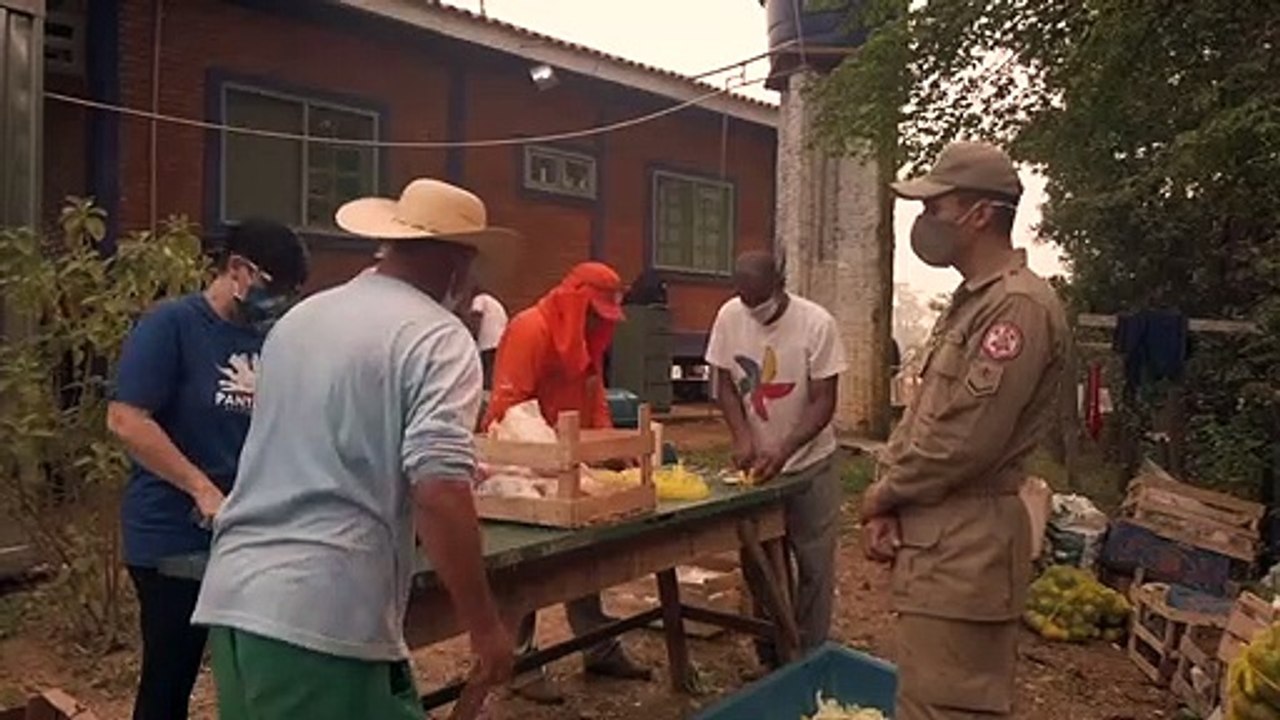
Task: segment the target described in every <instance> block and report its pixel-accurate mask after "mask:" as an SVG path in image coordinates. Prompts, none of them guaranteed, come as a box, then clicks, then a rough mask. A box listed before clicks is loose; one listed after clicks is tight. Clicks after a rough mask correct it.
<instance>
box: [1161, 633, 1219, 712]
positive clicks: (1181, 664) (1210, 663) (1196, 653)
mask: <svg viewBox="0 0 1280 720" xmlns="http://www.w3.org/2000/svg"><path fill="white" fill-rule="evenodd" d="M1222 635H1223V631H1222V630H1221V629H1219V628H1189V629H1188V630H1187V632H1185V633H1183V635H1182V640H1181V641H1179V643H1178V663H1177V669H1176V670H1175V671H1174V673H1173V679H1172V680H1171V681H1170V683H1169V687H1170V689H1171V690H1172V691H1173V693H1174V695H1176V696H1177V697H1178V699H1179V700H1181V701H1182V703H1183V704H1185V705H1186V706H1187V707H1189V708H1191V709H1192V710H1193V711H1195V713H1196V714H1197V715H1199V716H1200V717H1208V715H1209V713H1211V712H1213V709H1214V708H1216V707H1217V706H1218V698H1219V688H1220V686H1221V681H1222V663H1221V662H1219V660H1218V658H1217V656H1216V650H1217V647H1218V642H1219V641H1220V639H1221V636H1222Z"/></svg>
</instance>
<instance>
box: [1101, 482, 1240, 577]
mask: <svg viewBox="0 0 1280 720" xmlns="http://www.w3.org/2000/svg"><path fill="white" fill-rule="evenodd" d="M1123 507H1124V510H1125V511H1126V513H1127V514H1128V515H1129V518H1130V520H1131V522H1133V523H1134V524H1135V525H1138V526H1140V527H1143V528H1146V529H1148V530H1150V531H1151V532H1154V533H1156V534H1157V535H1160V536H1161V537H1164V538H1168V539H1170V540H1174V541H1177V542H1182V543H1186V544H1188V545H1192V546H1194V547H1199V548H1204V549H1207V550H1212V551H1214V552H1218V553H1221V554H1223V555H1226V556H1228V557H1232V558H1235V559H1237V560H1243V561H1245V562H1249V563H1252V562H1253V561H1254V560H1255V558H1256V557H1257V553H1258V546H1259V542H1260V539H1259V534H1258V526H1259V524H1260V523H1261V520H1262V517H1263V514H1264V513H1265V508H1264V507H1263V506H1262V505H1260V504H1259V503H1255V502H1249V501H1247V500H1240V499H1239V498H1235V497H1232V496H1230V495H1226V494H1224V493H1219V492H1213V491H1212V490H1205V489H1203V488H1197V487H1194V486H1191V485H1188V484H1186V483H1182V482H1178V481H1177V480H1175V479H1174V478H1173V477H1172V476H1170V475H1169V474H1168V473H1167V472H1165V471H1164V470H1163V469H1162V468H1160V466H1158V465H1156V464H1155V463H1152V462H1150V461H1148V462H1146V463H1145V464H1144V465H1143V468H1142V471H1141V472H1140V473H1139V475H1138V477H1136V478H1135V479H1134V480H1133V481H1132V482H1131V483H1129V490H1128V493H1127V495H1126V497H1125V501H1124V506H1123Z"/></svg>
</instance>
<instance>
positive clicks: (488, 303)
mask: <svg viewBox="0 0 1280 720" xmlns="http://www.w3.org/2000/svg"><path fill="white" fill-rule="evenodd" d="M507 320H508V318H507V309H506V308H505V307H503V306H502V301H500V300H498V298H496V297H494V296H493V295H492V294H490V293H489V292H488V290H487V289H486V288H483V287H479V286H477V287H476V289H475V296H474V297H472V298H471V313H470V317H468V318H467V327H468V328H469V329H470V330H471V335H472V336H473V337H474V338H475V339H476V347H478V348H479V349H480V365H481V367H482V368H483V370H484V389H485V390H492V389H493V360H494V358H495V357H497V355H498V341H499V340H501V339H502V333H504V332H506V329H507Z"/></svg>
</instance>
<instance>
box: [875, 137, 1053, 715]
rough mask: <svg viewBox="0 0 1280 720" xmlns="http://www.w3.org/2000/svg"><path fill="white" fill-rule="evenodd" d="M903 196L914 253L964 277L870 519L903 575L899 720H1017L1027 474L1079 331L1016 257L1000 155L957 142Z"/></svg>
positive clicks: (897, 578) (1013, 188)
mask: <svg viewBox="0 0 1280 720" xmlns="http://www.w3.org/2000/svg"><path fill="white" fill-rule="evenodd" d="M894 191H895V192H896V193H897V194H898V195H899V196H901V197H904V198H909V199H913V200H922V201H923V202H924V204H925V209H924V212H923V213H922V214H921V215H920V217H919V218H918V219H917V220H916V223H915V226H914V227H913V228H912V231H911V246H912V249H913V250H915V252H916V254H917V255H919V256H920V258H921V259H922V260H924V261H925V262H926V263H928V264H930V265H933V266H935V267H954V268H956V269H957V270H959V271H960V273H961V275H963V276H964V283H963V284H962V285H961V286H960V288H959V289H958V290H956V292H955V295H954V296H953V297H952V300H951V305H950V307H949V308H948V309H947V310H946V312H945V313H944V314H943V315H942V317H941V318H940V319H939V320H938V323H937V325H936V326H935V327H934V330H933V334H932V336H931V337H930V340H929V346H928V349H927V352H926V353H925V356H924V358H925V359H924V363H923V366H922V370H921V379H922V385H921V388H920V391H919V393H918V394H917V395H916V397H915V399H914V400H913V402H912V403H911V405H910V407H909V408H908V409H907V411H906V414H905V416H904V417H903V420H902V422H901V424H900V425H899V426H898V427H897V429H896V430H895V432H894V434H893V437H892V438H891V439H890V441H889V445H888V447H887V448H886V451H885V454H884V456H883V458H882V460H883V465H882V467H881V468H880V470H881V474H880V479H879V480H878V481H877V482H876V483H875V484H874V485H873V486H872V487H871V489H870V490H869V491H868V493H867V496H866V498H865V499H864V502H863V508H862V513H863V521H864V542H865V547H866V551H867V553H868V555H869V556H871V557H872V558H873V559H876V560H881V561H892V562H893V579H892V594H893V604H894V609H895V610H896V611H897V613H898V621H897V622H898V628H897V631H898V632H897V634H898V646H899V649H898V658H897V660H898V663H899V673H900V675H899V678H900V681H899V690H898V701H897V703H898V704H897V714H896V715H895V716H894V717H895V718H897V720H960V719H974V720H976V719H979V718H983V719H987V718H1000V717H1008V716H1009V714H1010V713H1011V710H1012V704H1013V692H1014V682H1013V675H1014V665H1015V661H1016V657H1017V651H1016V639H1017V632H1018V625H1017V623H1018V617H1019V616H1020V615H1021V613H1022V609H1023V603H1024V600H1025V596H1026V591H1027V586H1028V584H1029V582H1030V575H1031V547H1030V539H1031V537H1030V527H1029V518H1028V516H1027V511H1026V509H1025V506H1024V505H1023V503H1022V501H1021V500H1020V499H1019V497H1018V488H1019V486H1020V484H1021V482H1022V480H1023V478H1024V472H1023V469H1022V461H1023V459H1024V458H1025V457H1026V456H1027V454H1028V453H1030V452H1031V451H1032V450H1033V449H1034V448H1035V447H1036V446H1037V444H1038V443H1039V441H1040V439H1041V437H1042V436H1043V435H1044V434H1045V431H1046V430H1047V429H1048V428H1049V426H1050V424H1051V422H1052V421H1053V419H1054V417H1055V412H1056V409H1057V407H1058V398H1059V397H1060V389H1059V384H1060V382H1062V381H1063V380H1064V368H1065V367H1066V359H1067V357H1068V352H1069V342H1070V338H1069V334H1068V326H1067V323H1066V317H1065V315H1064V313H1063V310H1062V306H1061V304H1060V303H1059V301H1058V298H1057V296H1056V295H1055V294H1054V291H1053V289H1052V288H1051V287H1050V286H1049V283H1048V282H1046V281H1045V280H1044V279H1042V278H1040V277H1038V276H1037V275H1036V274H1035V273H1032V272H1031V271H1030V270H1028V269H1027V260H1026V255H1025V253H1024V252H1022V251H1020V250H1014V249H1013V246H1012V243H1011V240H1010V235H1011V232H1012V227H1013V219H1014V214H1015V212H1016V210H1017V204H1018V200H1019V198H1020V197H1021V195H1022V184H1021V183H1020V182H1019V181H1018V176H1017V173H1016V172H1015V170H1014V167H1013V163H1012V162H1011V161H1010V159H1009V157H1008V156H1007V155H1005V154H1004V152H1002V151H1000V150H999V149H997V148H995V147H992V146H990V145H986V144H982V143H954V144H952V145H950V146H948V147H947V148H946V149H945V150H944V151H943V152H942V155H941V156H940V157H939V158H938V162H937V164H936V165H935V166H934V168H933V170H932V171H930V172H929V174H928V175H926V176H924V177H922V178H918V179H915V180H910V181H907V182H901V183H896V184H895V185H894Z"/></svg>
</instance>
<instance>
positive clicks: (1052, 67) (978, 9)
mask: <svg viewBox="0 0 1280 720" xmlns="http://www.w3.org/2000/svg"><path fill="white" fill-rule="evenodd" d="M850 22H853V23H859V24H862V25H863V26H864V27H867V28H869V29H870V30H871V31H872V32H871V36H870V40H869V41H868V43H867V44H866V45H865V46H864V47H863V48H862V49H861V50H860V51H859V52H858V54H856V55H855V56H853V57H851V58H850V59H849V60H847V61H846V62H845V63H844V64H843V65H842V66H841V67H840V68H839V69H838V70H837V71H836V72H834V73H833V74H832V75H831V76H830V77H829V78H827V79H826V80H825V81H824V82H823V83H821V84H820V85H819V86H818V87H817V88H816V89H815V91H814V92H815V96H816V97H817V98H818V99H819V100H820V105H821V107H822V115H821V117H822V121H823V125H822V138H821V139H822V140H823V141H824V142H826V143H828V144H829V145H832V146H834V147H837V148H845V149H856V148H858V147H860V146H861V144H863V143H865V142H867V141H868V140H870V141H873V142H885V141H886V140H885V138H886V137H887V134H888V132H889V130H890V128H894V129H896V130H897V131H898V132H899V133H900V137H901V141H900V143H898V146H897V151H896V152H897V157H898V159H899V160H900V161H901V162H900V163H899V165H900V166H905V167H906V168H907V169H908V170H918V169H919V168H920V167H922V166H926V165H928V164H929V163H930V162H931V161H932V159H933V158H934V157H935V156H936V154H937V152H938V150H939V149H940V148H941V146H942V144H944V143H945V142H947V141H949V140H951V139H955V138H985V139H991V140H994V141H996V142H999V143H1001V144H1003V145H1005V146H1006V147H1008V148H1009V149H1010V151H1011V152H1012V154H1013V155H1014V157H1015V158H1016V159H1018V160H1019V161H1021V162H1023V163H1026V164H1028V165H1030V166H1033V167H1035V168H1037V169H1038V170H1040V171H1041V172H1043V173H1044V174H1045V175H1046V176H1047V178H1048V188H1047V193H1048V199H1047V203H1046V205H1045V208H1044V222H1043V225H1042V227H1041V234H1042V235H1043V237H1044V238H1045V239H1047V240H1050V241H1053V242H1055V243H1057V244H1059V245H1060V246H1061V247H1062V249H1063V252H1064V255H1065V258H1066V262H1067V265H1068V268H1069V270H1070V273H1071V282H1070V284H1069V285H1067V286H1066V287H1065V290H1066V295H1067V298H1068V299H1069V301H1070V302H1071V304H1072V305H1073V306H1074V307H1075V308H1076V309H1077V310H1081V311H1085V310H1087V311H1094V312H1124V311H1129V310H1134V309H1140V308H1148V307H1159V308H1176V309H1179V310H1181V311H1183V312H1185V313H1187V314H1189V315H1193V316H1200V317H1214V318H1233V319H1252V320H1255V321H1257V322H1259V323H1261V324H1262V325H1263V326H1264V329H1265V331H1266V332H1265V333H1264V334H1263V335H1260V336H1256V337H1252V338H1235V339H1232V340H1230V341H1226V342H1223V341H1209V342H1203V343H1200V344H1199V346H1198V347H1197V357H1196V359H1195V361H1194V362H1193V373H1192V377H1191V379H1190V387H1189V390H1190V392H1189V393H1188V397H1189V399H1190V401H1191V407H1190V414H1191V424H1192V428H1191V429H1192V433H1191V435H1192V440H1193V442H1200V443H1201V444H1202V446H1203V448H1205V450H1206V452H1208V453H1209V454H1210V455H1213V456H1214V457H1215V458H1217V459H1214V460H1212V461H1210V462H1208V463H1206V464H1205V465H1204V466H1202V467H1199V468H1193V469H1195V470H1197V471H1198V472H1201V473H1206V474H1217V475H1223V474H1225V473H1229V472H1236V470H1232V471H1227V470H1214V469H1213V468H1215V467H1216V468H1221V467H1225V466H1229V465H1231V464H1232V463H1225V464H1224V463H1223V462H1219V460H1221V459H1222V457H1221V456H1223V455H1224V454H1225V455H1231V454H1235V455H1239V454H1240V453H1241V452H1244V453H1245V454H1247V455H1249V456H1251V457H1255V458H1256V457H1258V454H1259V453H1260V452H1264V451H1263V450H1259V449H1258V448H1260V447H1264V446H1265V439H1266V438H1267V437H1268V436H1269V435H1270V433H1271V429H1270V428H1271V427H1272V423H1273V420H1272V419H1271V415H1272V414H1273V411H1272V410H1271V408H1272V407H1273V406H1274V404H1275V397H1276V388H1277V387H1280V384H1278V382H1280V377H1278V376H1277V373H1280V341H1277V338H1280V334H1278V333H1280V237H1278V233H1277V226H1278V225H1280V0H1253V1H1251V2H1241V1H1240V0H1196V2H1174V1H1173V0H971V1H961V0H927V1H926V2H920V1H919V0H917V1H915V2H908V0H868V2H867V3H865V4H864V5H863V7H862V9H861V10H860V11H858V12H857V13H856V15H855V16H853V17H851V18H850ZM1242 425H1244V426H1247V427H1249V428H1251V429H1250V431H1249V432H1247V433H1243V434H1241V432H1240V431H1241V429H1242ZM1215 448H1216V449H1215ZM1228 448H1230V449H1228ZM1191 459H1192V460H1193V461H1194V460H1195V459H1196V458H1195V454H1194V453H1193V457H1192V458H1191ZM1250 467H1251V468H1252V467H1254V466H1253V465H1250ZM1255 469H1256V468H1255ZM1247 474H1250V475H1254V474H1256V473H1254V472H1253V471H1252V470H1251V471H1249V473H1247Z"/></svg>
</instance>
